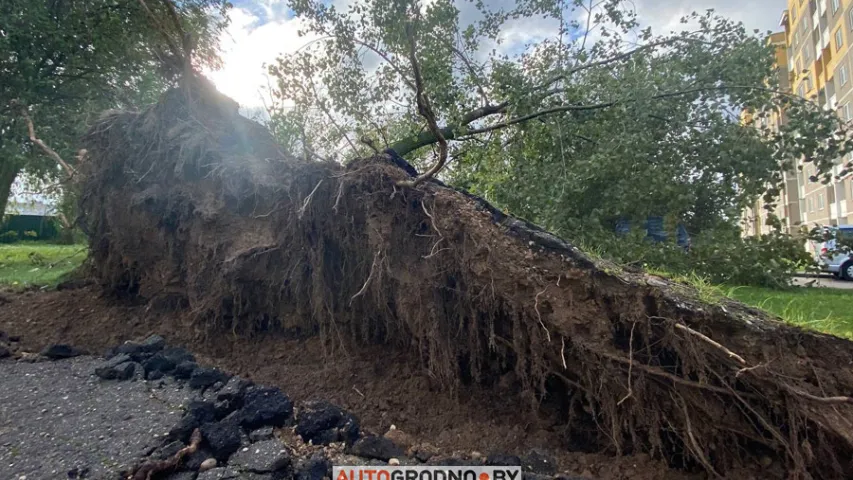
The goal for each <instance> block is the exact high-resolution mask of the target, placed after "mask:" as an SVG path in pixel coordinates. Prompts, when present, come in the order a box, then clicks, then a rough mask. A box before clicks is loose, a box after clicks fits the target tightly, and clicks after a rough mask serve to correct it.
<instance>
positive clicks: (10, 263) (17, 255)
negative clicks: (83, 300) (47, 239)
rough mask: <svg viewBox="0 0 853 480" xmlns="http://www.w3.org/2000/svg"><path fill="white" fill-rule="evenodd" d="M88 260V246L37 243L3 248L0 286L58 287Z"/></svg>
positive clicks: (0, 247)
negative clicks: (66, 276)
mask: <svg viewBox="0 0 853 480" xmlns="http://www.w3.org/2000/svg"><path fill="white" fill-rule="evenodd" d="M85 258H86V247H85V246H84V245H52V244H46V243H36V242H22V243H15V244H11V245H0V286H11V287H15V288H26V287H32V286H45V285H54V284H56V283H58V282H59V281H60V280H61V279H62V277H63V276H65V275H66V274H67V273H68V272H70V271H71V270H73V269H75V268H77V266H79V265H80V264H81V263H82V262H83V260H84V259H85Z"/></svg>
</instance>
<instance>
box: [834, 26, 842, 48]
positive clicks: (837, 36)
mask: <svg viewBox="0 0 853 480" xmlns="http://www.w3.org/2000/svg"><path fill="white" fill-rule="evenodd" d="M843 46H844V36H843V35H842V34H841V29H840V28H839V29H838V30H836V31H835V51H836V52H837V51H839V50H841V47H843Z"/></svg>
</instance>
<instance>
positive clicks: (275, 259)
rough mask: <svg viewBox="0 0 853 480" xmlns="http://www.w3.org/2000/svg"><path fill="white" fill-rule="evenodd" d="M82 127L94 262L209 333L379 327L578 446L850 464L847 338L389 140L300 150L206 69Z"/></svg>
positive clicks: (113, 285)
mask: <svg viewBox="0 0 853 480" xmlns="http://www.w3.org/2000/svg"><path fill="white" fill-rule="evenodd" d="M85 147H86V148H87V150H88V152H89V159H88V163H87V164H86V165H85V168H84V174H85V179H86V181H85V185H84V191H83V195H82V203H81V207H82V210H83V213H84V215H85V219H86V226H87V230H88V234H89V235H90V239H91V240H90V241H91V244H90V247H91V259H92V264H91V267H92V271H93V273H94V275H95V278H96V279H97V280H98V281H99V282H100V284H101V285H102V287H104V288H105V289H106V291H107V292H110V293H112V294H116V295H125V296H131V297H135V298H144V299H145V300H146V301H148V302H150V304H151V305H152V306H153V307H154V308H163V307H179V308H182V309H184V310H185V311H189V312H191V313H192V318H193V325H194V326H195V327H196V328H198V329H199V331H201V332H204V333H206V334H207V335H222V334H223V332H234V333H237V334H241V335H252V334H257V333H259V332H267V331H275V332H280V333H282V334H284V335H289V336H295V337H311V336H317V337H318V338H319V339H320V342H319V344H320V347H321V353H322V355H323V356H324V358H327V359H328V360H329V361H334V360H335V359H340V358H346V356H347V355H352V354H353V353H352V352H354V351H356V350H358V349H361V348H365V346H371V347H369V348H375V349H376V350H375V351H378V352H380V353H379V355H382V356H384V357H386V358H389V359H390V358H394V355H402V356H404V357H405V358H407V359H412V360H413V361H415V362H417V364H418V365H419V367H420V368H422V369H423V370H424V371H426V372H427V373H428V375H429V377H430V378H432V379H433V380H434V382H435V383H436V385H439V386H441V387H443V388H447V389H450V390H451V391H454V390H455V391H458V390H460V389H461V388H465V387H466V386H469V385H478V386H480V387H481V388H484V389H491V388H495V389H497V388H501V385H507V386H508V387H507V388H509V389H510V390H511V391H513V392H515V394H514V397H515V400H514V401H513V403H515V402H523V403H526V404H527V405H529V406H530V410H531V411H536V410H539V411H543V412H546V414H547V415H549V416H550V418H551V419H552V420H553V421H554V422H556V423H560V424H562V425H563V430H564V436H563V445H565V447H566V448H567V449H570V450H575V451H578V450H580V451H587V452H590V451H596V452H597V451H609V452H612V453H615V454H630V453H641V452H642V453H648V454H650V455H651V456H653V457H654V458H659V459H663V460H665V461H666V462H667V463H668V464H670V465H671V466H673V467H676V468H681V469H685V470H687V471H702V470H704V471H706V472H708V473H710V474H712V475H716V476H721V475H726V474H730V473H731V472H732V471H734V470H735V469H740V468H761V465H762V464H767V463H768V462H767V461H766V459H769V461H770V463H771V464H772V463H773V462H776V464H777V465H778V466H779V467H780V468H781V469H783V470H784V471H785V472H786V473H787V474H788V475H789V476H793V477H807V476H809V475H811V476H815V477H820V478H830V477H844V476H847V477H849V476H851V475H853V463H851V457H853V429H851V427H853V406H851V403H853V400H851V399H850V398H849V397H848V396H847V395H850V394H851V393H853V371H851V370H850V369H849V365H850V362H851V358H853V343H851V342H848V341H845V340H841V339H837V338H834V337H830V336H826V335H820V334H815V333H811V332H806V331H803V330H801V329H798V328H795V327H790V326H787V325H783V324H781V323H780V322H778V321H776V320H774V319H771V318H769V317H767V316H766V315H765V314H762V313H760V312H758V311H755V310H752V309H749V308H747V307H745V306H743V305H740V304H737V303H734V302H729V301H720V302H718V303H715V304H709V303H706V302H702V301H700V300H699V299H698V296H697V295H696V294H695V292H694V291H692V290H691V289H690V288H687V287H684V286H680V285H676V284H673V283H671V282H668V281H666V280H664V279H661V278H658V277H652V276H648V275H645V274H642V273H628V272H624V271H621V270H619V269H618V268H614V267H613V266H610V265H606V264H604V263H602V262H599V261H594V260H592V259H590V258H587V257H586V256H585V255H583V254H582V253H581V252H580V251H578V250H577V249H576V248H574V247H572V246H571V245H569V244H567V243H565V242H564V241H562V240H560V239H558V238H556V237H554V236H552V235H550V234H548V233H546V232H543V231H541V230H540V229H537V228H536V227H534V226H532V225H529V224H527V223H525V222H522V221H520V220H517V219H514V218H511V217H507V216H506V215H504V214H502V213H501V212H499V211H497V210H496V209H494V208H493V207H491V206H490V205H488V204H487V203H485V202H484V201H482V200H480V199H478V198H476V197H472V196H470V195H467V194H464V193H462V192H459V191H456V190H454V189H451V188H448V187H446V186H444V185H442V184H440V183H438V182H427V183H424V184H422V185H421V186H419V187H418V188H414V189H412V188H405V187H400V186H398V185H399V184H400V183H401V182H402V181H405V180H407V179H408V178H409V176H408V175H409V174H408V173H407V172H406V171H405V170H404V169H401V168H399V167H397V166H396V164H397V163H399V159H396V158H395V157H394V156H393V155H376V156H375V157H373V158H368V159H363V160H359V161H355V162H353V163H351V164H349V165H347V166H340V165H337V164H332V163H322V162H309V161H305V160H299V159H294V158H290V157H288V156H287V155H285V154H284V153H282V152H280V151H279V149H278V148H277V147H276V145H275V142H274V141H273V139H272V137H271V136H270V135H269V133H268V132H266V131H265V130H264V129H263V128H262V127H260V126H258V125H256V124H254V123H252V122H250V121H248V120H246V119H244V118H242V117H240V116H239V115H238V113H237V107H236V104H234V103H233V102H231V101H230V100H228V99H227V98H225V97H223V96H222V95H221V94H219V93H217V92H216V91H215V90H214V89H213V88H212V87H211V86H210V85H209V83H207V82H206V81H205V80H204V79H201V78H192V79H185V80H184V84H183V85H182V86H181V87H180V88H177V89H173V90H171V91H169V92H168V93H167V94H165V96H164V97H163V98H162V99H161V101H160V102H159V103H158V104H156V105H154V106H152V107H151V108H149V109H147V110H145V111H142V112H113V113H109V114H107V115H105V116H104V117H102V118H101V120H100V121H98V122H97V123H96V124H95V125H94V126H93V128H92V129H91V130H90V132H89V133H88V135H87V136H86V138H85ZM117 321H121V320H117ZM392 352H395V353H392ZM504 398H506V397H505V396H504V395H501V396H499V397H498V400H496V401H504ZM780 474H781V473H780Z"/></svg>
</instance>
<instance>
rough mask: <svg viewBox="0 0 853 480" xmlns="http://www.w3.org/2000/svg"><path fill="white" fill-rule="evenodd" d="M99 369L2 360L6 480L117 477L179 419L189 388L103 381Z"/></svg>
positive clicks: (1, 446) (82, 363)
mask: <svg viewBox="0 0 853 480" xmlns="http://www.w3.org/2000/svg"><path fill="white" fill-rule="evenodd" d="M99 364H100V360H98V359H95V358H91V357H78V358H74V359H70V360H61V361H56V362H43V363H24V362H14V361H11V360H5V361H0V479H3V480H43V479H44V480H48V479H51V480H52V479H67V478H75V477H73V476H72V474H73V470H74V469H75V468H77V469H88V471H89V473H88V475H87V476H86V478H91V479H106V478H115V475H116V473H117V472H119V471H120V470H121V469H122V467H125V468H126V467H127V466H129V465H132V464H133V463H134V462H135V461H137V460H138V459H139V458H140V457H142V455H144V454H145V452H146V451H148V450H149V449H150V448H151V447H152V446H153V445H155V444H156V443H157V441H158V438H160V439H161V438H162V436H163V435H164V434H165V433H166V432H168V430H169V428H170V427H171V426H172V425H173V424H174V423H175V422H176V421H177V420H178V419H179V418H180V416H181V408H180V407H181V405H182V404H183V403H184V402H186V401H187V400H188V399H189V395H190V391H189V389H184V388H182V386H180V385H176V384H175V383H174V382H170V381H169V380H164V383H163V384H162V385H163V386H161V387H160V388H157V387H155V386H154V385H155V382H104V381H100V380H99V379H98V378H97V377H95V376H93V375H92V372H93V371H94V369H95V367H96V366H97V365H99ZM69 472H72V474H69Z"/></svg>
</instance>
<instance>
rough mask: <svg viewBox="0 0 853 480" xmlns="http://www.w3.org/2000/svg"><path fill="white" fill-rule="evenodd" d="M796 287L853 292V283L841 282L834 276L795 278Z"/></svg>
mask: <svg viewBox="0 0 853 480" xmlns="http://www.w3.org/2000/svg"><path fill="white" fill-rule="evenodd" d="M794 285H799V286H801V287H805V286H809V285H811V286H813V287H822V288H836V289H843V290H853V282H847V281H844V280H839V279H837V278H835V277H833V276H832V275H822V276H820V277H794Z"/></svg>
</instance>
